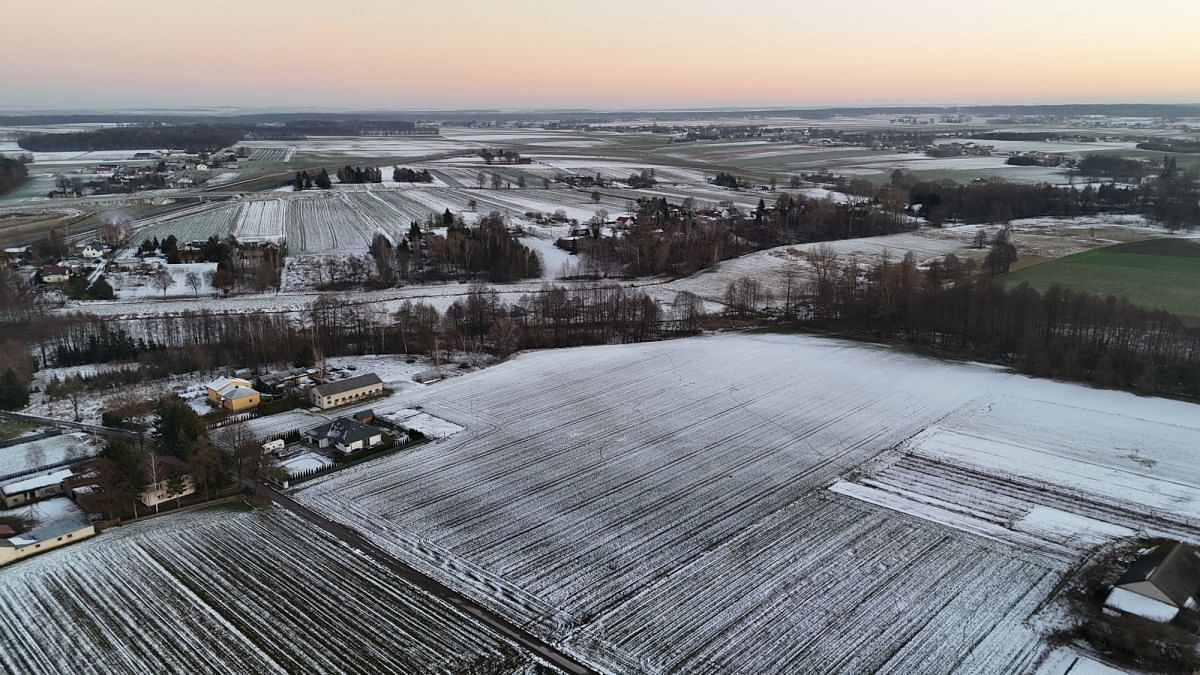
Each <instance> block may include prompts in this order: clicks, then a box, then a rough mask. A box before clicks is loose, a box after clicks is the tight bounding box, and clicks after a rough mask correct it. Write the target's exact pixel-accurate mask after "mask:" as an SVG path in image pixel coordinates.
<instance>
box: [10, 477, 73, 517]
mask: <svg viewBox="0 0 1200 675" xmlns="http://www.w3.org/2000/svg"><path fill="white" fill-rule="evenodd" d="M74 473H75V472H74V471H72V470H71V469H58V470H56V471H52V472H50V473H47V474H42V475H40V476H27V477H25V478H22V479H20V480H16V481H13V482H11V483H6V484H4V485H0V498H3V499H4V508H7V509H11V508H14V507H17V506H21V505H22V504H29V503H31V502H36V501H40V500H42V499H47V498H49V497H58V496H60V495H63V494H65V493H66V488H65V487H64V486H65V484H66V481H67V479H68V478H70V477H71V476H72V475H74Z"/></svg>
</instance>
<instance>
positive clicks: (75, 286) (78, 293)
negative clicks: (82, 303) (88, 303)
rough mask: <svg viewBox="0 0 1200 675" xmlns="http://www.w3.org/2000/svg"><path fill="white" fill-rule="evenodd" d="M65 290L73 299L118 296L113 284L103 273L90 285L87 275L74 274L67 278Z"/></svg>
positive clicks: (98, 298) (111, 297)
mask: <svg viewBox="0 0 1200 675" xmlns="http://www.w3.org/2000/svg"><path fill="white" fill-rule="evenodd" d="M63 292H64V293H65V294H66V296H67V297H68V298H71V299H72V300H112V299H113V298H114V297H116V294H115V293H114V292H113V287H112V285H111V284H109V283H108V280H107V279H105V278H104V275H103V274H101V275H100V276H99V277H97V278H96V280H95V281H93V282H92V284H91V285H90V286H89V285H88V282H87V277H85V276H83V275H81V274H73V275H71V277H70V278H69V279H67V284H66V287H65V288H64V289H63Z"/></svg>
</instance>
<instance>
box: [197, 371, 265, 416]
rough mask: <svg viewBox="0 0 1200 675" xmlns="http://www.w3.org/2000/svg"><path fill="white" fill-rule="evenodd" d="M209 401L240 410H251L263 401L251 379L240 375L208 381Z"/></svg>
mask: <svg viewBox="0 0 1200 675" xmlns="http://www.w3.org/2000/svg"><path fill="white" fill-rule="evenodd" d="M207 389H208V401H209V402H210V403H212V404H213V405H215V406H217V407H218V408H223V409H225V410H232V411H234V412H239V411H242V410H249V409H250V408H253V407H254V406H256V405H258V404H259V403H261V402H262V394H259V393H258V392H257V391H255V390H254V387H253V386H251V384H250V381H249V380H243V379H242V378H240V377H222V378H221V379H219V380H214V381H212V382H209V383H208V387H207Z"/></svg>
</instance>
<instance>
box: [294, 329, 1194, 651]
mask: <svg viewBox="0 0 1200 675" xmlns="http://www.w3.org/2000/svg"><path fill="white" fill-rule="evenodd" d="M395 398H397V399H399V400H400V403H396V404H395V405H406V406H407V407H408V408H415V407H416V406H422V408H421V410H423V411H425V412H427V413H430V414H433V415H436V416H437V417H439V418H441V419H444V420H447V421H449V422H451V423H453V424H456V425H459V426H462V427H465V430H464V431H462V432H460V433H458V434H456V435H454V436H452V437H450V438H449V439H447V440H444V441H439V442H436V443H432V444H429V445H426V446H422V447H420V448H417V449H415V450H413V451H411V452H407V453H401V454H397V455H393V456H390V457H388V458H385V459H382V460H379V461H376V462H370V463H368V464H366V465H361V466H358V467H354V468H352V469H349V470H347V471H343V472H340V473H338V474H335V475H332V476H329V477H327V478H323V479H319V480H318V481H316V482H314V483H313V484H310V485H309V486H306V487H305V488H303V489H302V490H301V491H300V492H299V493H298V497H299V498H300V499H301V500H302V501H304V502H306V503H308V504H309V505H310V506H312V507H313V508H316V509H318V510H320V511H322V512H324V513H326V514H327V515H329V516H331V517H333V518H336V519H338V520H340V521H342V522H345V523H347V524H350V525H352V526H354V527H356V528H359V529H361V530H362V531H363V532H364V533H365V534H366V535H367V536H369V537H370V538H372V539H373V540H374V541H375V542H377V543H378V544H379V545H381V546H383V547H385V548H387V549H388V550H390V551H392V552H393V553H395V554H396V555H398V556H399V557H401V558H403V559H404V560H405V561H406V562H409V563H410V564H412V565H414V566H416V567H418V568H419V569H422V570H424V571H426V572H428V573H429V574H431V575H433V576H435V577H437V578H438V579H440V580H442V581H443V582H445V583H447V584H449V585H451V586H453V587H456V588H458V589H460V590H462V591H463V592H465V593H468V594H469V595H471V596H473V597H475V598H477V599H478V600H480V601H482V602H484V603H487V604H489V605H490V606H492V607H493V608H495V609H496V610H497V611H499V612H501V613H503V614H505V615H507V616H509V617H510V619H512V620H513V621H515V622H517V623H520V624H523V625H527V626H528V627H529V628H530V630H533V631H534V632H536V633H538V634H540V635H542V636H544V637H546V638H547V639H549V640H552V641H554V642H556V643H557V644H559V645H561V646H562V647H563V648H564V649H566V650H568V651H570V652H571V653H573V654H575V655H576V656H578V657H579V658H581V659H583V660H585V661H588V662H590V663H592V664H593V665H595V666H596V667H598V668H601V669H602V670H605V671H608V672H714V671H719V672H779V671H782V670H786V669H788V668H793V669H794V668H796V667H798V664H801V663H803V664H805V667H806V668H809V669H811V670H813V671H817V672H909V673H911V672H921V673H939V672H946V673H949V672H956V673H957V672H979V673H985V672H986V673H994V672H1027V671H1029V670H1032V669H1033V668H1034V667H1035V665H1036V664H1037V662H1038V661H1039V660H1040V659H1041V657H1042V656H1043V654H1044V653H1045V651H1046V648H1045V647H1044V645H1043V644H1042V642H1041V634H1040V632H1039V630H1038V629H1035V628H1034V627H1033V624H1032V623H1030V621H1029V619H1030V618H1031V617H1032V616H1034V615H1035V614H1036V613H1037V611H1038V610H1039V609H1040V607H1041V606H1042V604H1043V603H1044V602H1045V601H1047V600H1048V598H1049V597H1050V594H1051V591H1052V589H1053V588H1054V586H1055V585H1056V583H1057V582H1058V581H1059V580H1060V579H1061V578H1062V576H1063V574H1064V573H1065V572H1066V571H1067V569H1068V568H1069V567H1070V565H1071V563H1072V561H1074V560H1075V559H1076V558H1077V557H1078V556H1079V555H1080V553H1081V551H1083V550H1086V548H1087V547H1089V546H1091V545H1094V544H1095V543H1097V542H1102V541H1106V540H1110V539H1112V538H1114V537H1118V536H1124V535H1127V534H1129V533H1131V532H1133V531H1136V530H1139V529H1150V530H1153V531H1161V532H1178V533H1187V534H1188V535H1189V536H1191V537H1195V536H1196V535H1197V534H1200V533H1198V532H1196V531H1194V530H1192V529H1191V525H1189V524H1188V521H1187V517H1190V515H1191V513H1192V512H1193V510H1194V508H1195V507H1194V504H1196V503H1197V502H1196V501H1195V500H1196V499H1198V498H1200V473H1198V472H1195V471H1192V470H1191V469H1188V468H1186V467H1185V466H1183V465H1184V464H1186V463H1187V460H1186V459H1180V457H1182V458H1187V457H1193V456H1194V454H1195V452H1196V450H1195V447H1194V440H1195V439H1196V438H1200V417H1198V416H1197V415H1196V414H1195V413H1196V408H1195V406H1193V405H1190V404H1182V403H1177V402H1171V401H1161V400H1157V399H1136V398H1135V397H1132V396H1129V395H1126V394H1120V393H1115V392H1107V391H1093V390H1089V389H1086V388H1082V387H1078V386H1074V385H1066V384H1059V383H1053V382H1044V381H1035V380H1030V379H1027V378H1024V377H1021V376H1016V375H1013V374H1010V373H1008V372H1005V371H1003V370H1001V369H998V368H995V367H990V366H981V365H973V364H962V363H950V362H944V361H939V360H934V359H927V358H922V357H917V356H912V355H908V354H905V353H903V352H900V351H898V350H894V349H889V348H884V347H878V346H870V345H863V344H857V343H848V342H843V341H835V340H827V339H819V338H811V337H799V336H782V335H767V334H761V335H733V336H721V337H709V338H698V339H689V340H680V341H672V342H666V343H655V344H640V345H627V346H613V347H598V348H581V349H572V350H557V351H549V352H538V353H532V354H526V355H522V356H520V357H518V358H516V359H514V360H512V361H509V362H506V363H504V364H501V365H498V366H496V367H493V368H490V369H487V370H484V371H482V372H480V373H477V374H474V375H468V376H465V377H461V378H458V379H456V380H454V381H450V382H445V383H440V384H436V385H434V386H432V387H428V388H424V389H419V390H414V391H413V392H412V395H411V396H407V397H405V396H401V397H395ZM1053 401H1071V402H1072V404H1071V405H1069V406H1068V405H1057V406H1053V405H1048V402H1053ZM377 408H378V406H377ZM1026 420H1027V421H1028V423H1026V422H1025V421H1026ZM1051 426H1053V428H1049V427H1051ZM950 433H956V434H968V435H974V436H975V437H977V438H978V439H980V440H978V441H977V442H976V443H973V444H965V443H957V442H951V443H948V444H947V443H942V444H940V445H935V444H933V443H932V442H930V441H929V439H930V437H932V438H934V439H937V438H946V437H947V435H948V434H950ZM1070 439H1083V442H1082V443H1081V444H1079V447H1081V448H1084V450H1085V451H1086V452H1083V451H1075V452H1072V451H1071V450H1070V449H1069V447H1064V446H1067V445H1068V444H1069V440H1070ZM1133 444H1136V445H1135V447H1136V448H1138V450H1137V452H1134V451H1133V449H1132V448H1131V445H1133ZM947 448H950V449H949V450H948V449H947ZM1005 449H1008V450H1007V451H1006V450H1005ZM1029 449H1034V450H1037V451H1039V452H1040V456H1042V457H1043V458H1044V459H1043V460H1042V463H1041V464H1037V465H1029V466H1028V468H1022V467H1024V466H1025V465H1026V463H1027V462H1028V457H1029V454H1028V450H1029ZM897 456H899V457H904V458H909V459H912V460H913V461H917V460H925V459H929V458H935V459H937V460H938V461H939V462H942V463H944V464H947V465H949V466H951V467H961V470H962V471H973V472H974V473H975V474H976V475H978V476H980V478H979V479H978V481H983V482H978V487H976V488H972V484H970V483H968V484H966V486H965V487H960V486H959V484H958V483H957V482H956V478H957V476H958V474H954V473H953V472H950V473H946V472H945V471H943V472H941V473H939V472H938V471H932V472H928V473H927V475H928V476H929V478H927V480H926V481H925V483H924V484H925V485H930V486H933V487H932V488H930V491H927V492H921V491H920V490H919V489H916V488H914V490H916V491H917V492H918V493H920V494H918V495H916V496H911V495H907V494H906V495H902V496H903V497H906V498H907V499H908V500H909V501H910V502H917V503H920V500H921V495H922V494H924V495H935V494H939V493H937V492H935V491H933V490H934V488H938V489H940V490H941V491H942V492H944V493H945V494H946V495H950V496H949V497H943V499H946V500H949V501H953V500H954V499H956V498H960V499H961V500H962V503H961V504H960V505H959V506H957V507H955V508H943V509H942V511H945V512H949V514H950V515H949V516H944V514H943V513H942V512H930V511H928V510H925V509H919V508H908V507H909V506H910V505H909V504H908V503H906V502H904V501H903V500H902V499H899V498H894V499H892V500H891V501H887V500H885V499H883V498H879V499H872V498H870V497H871V495H870V494H866V493H865V492H866V490H865V488H867V487H871V486H872V485H873V484H872V483H870V482H869V478H868V477H869V476H873V475H876V472H878V473H879V475H884V473H883V472H885V471H886V470H888V467H897V466H900V462H899V461H898V460H897V459H896V457H897ZM1168 457H1175V458H1176V459H1173V460H1168ZM1156 462H1157V464H1156ZM876 463H879V465H880V466H876ZM1193 463H1194V462H1193ZM1097 466H1100V467H1103V468H1102V469H1099V470H1097V469H1096V467H1097ZM1031 472H1037V473H1038V475H1039V476H1040V478H1038V477H1035V476H1030V475H1029V474H1030V473H1031ZM1035 479H1036V480H1037V481H1038V482H1037V483H1036V484H1034V483H1032V482H1031V481H1033V480H1035ZM879 480H880V481H882V480H883V479H882V478H881V479H879ZM987 481H990V482H987ZM877 482H878V481H877ZM847 485H850V486H859V487H860V488H862V489H860V490H859V492H861V493H863V494H859V493H856V492H855V490H854V489H853V488H851V489H846V486H847ZM1036 485H1042V486H1049V487H1048V488H1047V489H1046V492H1045V494H1044V495H1042V494H1041V493H1039V491H1038V490H1037V489H1036ZM829 486H834V487H835V490H829V489H827V488H828V487H829ZM939 486H940V487H939ZM1147 486H1149V487H1147ZM1156 490H1157V491H1158V492H1155V491H1156ZM1156 494H1162V495H1163V497H1162V498H1157V497H1155V496H1154V495H1156ZM1008 495H1012V496H1011V497H1010V496H1008ZM1064 495H1075V496H1076V497H1079V496H1081V495H1082V496H1086V495H1092V497H1091V498H1087V499H1083V500H1082V503H1084V504H1086V505H1087V506H1084V507H1080V509H1079V510H1077V511H1072V508H1073V507H1072V505H1071V504H1072V502H1071V501H1070V500H1068V499H1066V498H1065V497H1064ZM985 496H988V497H989V499H990V502H989V503H990V504H992V505H993V507H992V508H993V510H1003V511H1004V518H1003V519H1000V518H997V519H996V522H991V523H984V525H985V526H975V525H976V523H974V522H963V518H962V517H961V516H963V513H964V512H969V511H971V510H972V509H973V508H975V507H977V503H976V501H972V500H980V499H983V498H984V497H985ZM1168 497H1169V498H1172V499H1174V500H1175V501H1174V502H1172V501H1171V499H1168ZM1104 499H1106V500H1107V501H1108V503H1110V506H1111V504H1117V505H1123V506H1117V507H1111V508H1109V509H1108V511H1107V512H1106V511H1104V510H1103V509H1101V508H1098V507H1095V506H1094V504H1095V503H1100V502H1102V501H1103V500H1104ZM1155 499H1158V501H1154V500H1155ZM1171 503H1174V504H1176V507H1175V510H1174V512H1172V513H1167V514H1159V515H1158V516H1157V518H1156V519H1154V520H1146V521H1145V522H1136V521H1135V520H1132V519H1130V514H1136V513H1137V512H1138V511H1139V510H1142V507H1143V505H1148V506H1152V507H1154V508H1159V507H1163V508H1165V507H1166V506H1167V505H1169V504H1171ZM943 516H944V517H943ZM977 520H979V519H977ZM999 530H1003V531H1002V532H1001V531H999ZM1064 542H1065V543H1064ZM1014 543H1015V544H1017V545H1013V544H1014ZM981 608H982V609H981Z"/></svg>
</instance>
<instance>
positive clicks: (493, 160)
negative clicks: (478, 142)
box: [479, 148, 528, 164]
mask: <svg viewBox="0 0 1200 675" xmlns="http://www.w3.org/2000/svg"><path fill="white" fill-rule="evenodd" d="M479 156H480V157H482V158H483V161H484V162H487V163H488V164H526V163H528V162H527V160H524V159H522V158H521V153H519V152H516V151H513V150H504V149H501V150H492V149H490V148H484V149H482V150H480V151H479Z"/></svg>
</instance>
